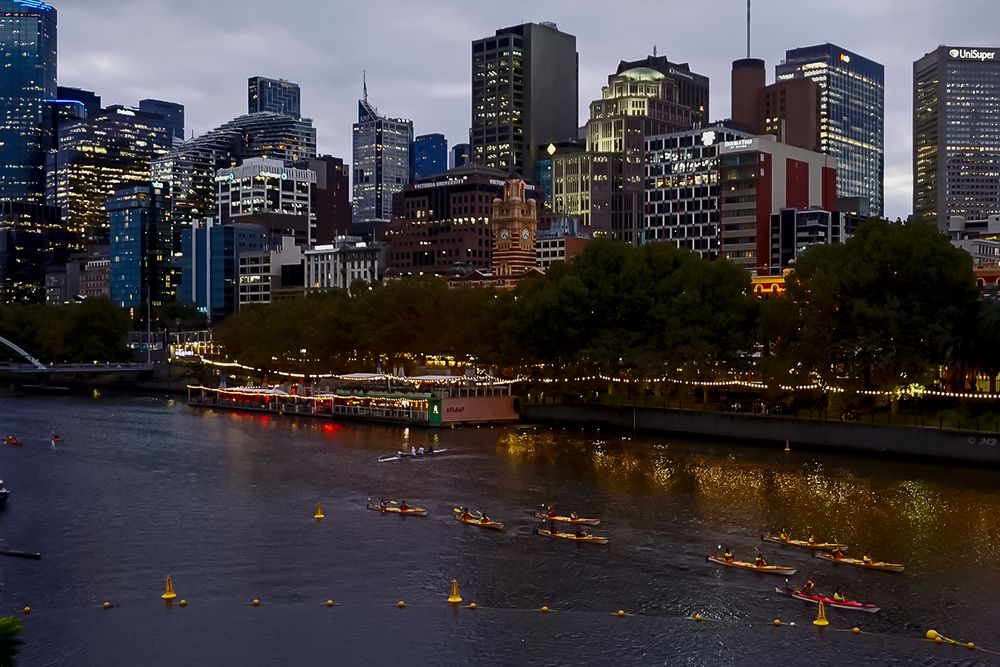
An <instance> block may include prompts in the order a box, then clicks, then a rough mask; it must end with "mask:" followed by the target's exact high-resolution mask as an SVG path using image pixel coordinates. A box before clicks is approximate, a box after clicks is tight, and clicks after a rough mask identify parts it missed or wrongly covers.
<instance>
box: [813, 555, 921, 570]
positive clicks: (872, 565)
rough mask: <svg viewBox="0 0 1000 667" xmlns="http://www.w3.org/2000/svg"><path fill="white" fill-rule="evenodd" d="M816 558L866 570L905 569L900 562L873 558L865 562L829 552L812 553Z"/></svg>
mask: <svg viewBox="0 0 1000 667" xmlns="http://www.w3.org/2000/svg"><path fill="white" fill-rule="evenodd" d="M814 555H815V556H816V558H822V559H823V560H828V561H830V562H831V563H840V564H843V565H854V566H855V567H863V568H865V569H866V570H879V571H881V572H902V571H903V570H905V569H906V566H905V565H903V564H901V563H885V562H883V561H877V560H873V561H870V562H867V563H866V562H865V561H864V560H862V559H860V558H848V557H847V556H842V557H840V558H835V557H834V556H832V555H831V554H821V553H816V554H814Z"/></svg>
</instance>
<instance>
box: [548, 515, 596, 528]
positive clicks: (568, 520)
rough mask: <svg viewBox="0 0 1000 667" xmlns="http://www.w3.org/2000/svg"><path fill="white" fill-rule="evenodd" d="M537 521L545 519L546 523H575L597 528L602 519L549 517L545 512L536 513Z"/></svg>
mask: <svg viewBox="0 0 1000 667" xmlns="http://www.w3.org/2000/svg"><path fill="white" fill-rule="evenodd" d="M535 518H536V519H545V520H546V521H558V522H559V523H574V524H577V525H581V526H596V525H597V524H599V523H600V522H601V520H600V519H584V518H583V517H577V518H575V519H574V518H573V517H571V516H549V515H548V514H546V513H545V512H535Z"/></svg>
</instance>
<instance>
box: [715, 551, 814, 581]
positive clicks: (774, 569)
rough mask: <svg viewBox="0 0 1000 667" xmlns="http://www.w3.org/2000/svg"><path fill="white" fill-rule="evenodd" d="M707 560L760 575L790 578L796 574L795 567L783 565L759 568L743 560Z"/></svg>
mask: <svg viewBox="0 0 1000 667" xmlns="http://www.w3.org/2000/svg"><path fill="white" fill-rule="evenodd" d="M705 558H706V559H707V560H710V561H712V562H713V563H718V564H720V565H725V566H726V567H735V568H737V569H739V570H750V571H752V572H758V573H760V574H783V575H785V576H786V577H790V576H792V575H793V574H795V568H794V567H783V566H781V565H761V566H760V567H757V566H756V565H754V564H753V563H748V562H746V561H743V560H729V561H727V560H726V559H725V558H720V557H719V556H705Z"/></svg>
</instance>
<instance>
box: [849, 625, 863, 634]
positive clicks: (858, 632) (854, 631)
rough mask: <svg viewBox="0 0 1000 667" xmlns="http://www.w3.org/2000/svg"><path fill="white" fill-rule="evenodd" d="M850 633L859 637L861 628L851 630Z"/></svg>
mask: <svg viewBox="0 0 1000 667" xmlns="http://www.w3.org/2000/svg"><path fill="white" fill-rule="evenodd" d="M851 632H852V633H854V634H856V635H860V634H861V628H858V627H854V628H851Z"/></svg>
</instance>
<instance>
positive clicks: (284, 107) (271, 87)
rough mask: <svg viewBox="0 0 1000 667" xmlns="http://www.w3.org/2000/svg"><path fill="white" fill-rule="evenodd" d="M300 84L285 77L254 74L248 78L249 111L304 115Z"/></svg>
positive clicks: (251, 112) (295, 116) (296, 116)
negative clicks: (286, 79)
mask: <svg viewBox="0 0 1000 667" xmlns="http://www.w3.org/2000/svg"><path fill="white" fill-rule="evenodd" d="M300 97H301V91H300V89H299V84H297V83H292V82H291V81H285V80H284V79H268V78H267V77H263V76H252V77H250V78H249V79H247V113H248V114H254V113H260V112H261V111H269V112H271V113H280V114H283V115H285V116H291V117H293V118H298V117H300V116H301V115H302V106H301V99H300Z"/></svg>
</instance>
